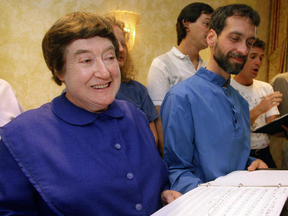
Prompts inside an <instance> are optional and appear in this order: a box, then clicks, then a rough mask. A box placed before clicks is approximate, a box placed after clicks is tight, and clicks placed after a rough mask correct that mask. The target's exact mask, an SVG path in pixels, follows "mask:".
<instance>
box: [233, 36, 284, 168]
mask: <svg viewBox="0 0 288 216" xmlns="http://www.w3.org/2000/svg"><path fill="white" fill-rule="evenodd" d="M264 50H265V42H263V41H261V40H260V39H259V38H257V40H256V41H255V43H254V44H253V47H252V49H251V52H250V55H249V57H248V59H247V62H246V64H245V66H244V68H243V70H242V71H241V73H239V74H238V75H236V76H235V77H234V79H233V80H232V81H231V85H232V86H233V87H234V88H235V89H236V90H237V91H238V92H239V93H240V94H241V95H242V96H243V97H244V98H245V99H246V100H247V101H248V103H249V110H250V121H251V132H252V131H254V130H255V128H257V127H259V126H262V125H264V124H266V123H268V122H270V121H273V120H274V119H276V118H277V117H279V114H280V113H279V111H278V108H277V106H278V105H279V104H280V102H281V100H282V94H281V93H280V92H278V91H276V92H274V91H273V88H272V86H271V85H270V84H269V83H266V82H262V81H259V80H255V78H256V77H257V75H258V72H259V69H260V67H261V64H262V60H263V58H264ZM269 143H270V139H269V135H268V134H263V133H251V152H250V156H252V157H256V158H259V159H261V160H263V161H264V162H265V163H266V164H267V165H268V167H269V168H276V164H275V162H274V160H273V158H272V155H271V153H270V150H269Z"/></svg>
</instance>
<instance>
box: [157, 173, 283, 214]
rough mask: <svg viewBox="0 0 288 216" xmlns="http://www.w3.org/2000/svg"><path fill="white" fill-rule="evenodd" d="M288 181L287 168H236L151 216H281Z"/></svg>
mask: <svg viewBox="0 0 288 216" xmlns="http://www.w3.org/2000/svg"><path fill="white" fill-rule="evenodd" d="M240 184H241V185H242V186H240V187H239V185H240ZM205 185H209V186H205ZM287 185H288V171H287V170H257V171H252V172H249V171H234V172H232V173H230V174H228V175H226V176H223V177H219V178H217V179H216V180H215V181H211V182H208V184H207V183H206V184H202V186H199V187H197V188H195V189H193V190H191V191H189V192H187V193H186V194H184V195H182V196H181V197H179V198H178V199H176V200H175V201H173V202H172V203H170V204H169V205H167V206H165V207H163V208H162V209H160V210H159V211H157V212H156V213H154V214H153V215H152V216H178V215H179V216H183V215H185V216H190V215H191V216H197V215H199V216H203V215H204V216H205V215H209V216H210V215H213V216H217V215H219V216H222V215H226V216H229V215H231V216H232V215H233V216H235V215H239V216H242V215H253V216H258V215H259V216H260V215H261V216H262V215H266V216H278V215H280V213H281V211H282V208H283V206H284V204H285V202H286V200H287V197H288V187H287Z"/></svg>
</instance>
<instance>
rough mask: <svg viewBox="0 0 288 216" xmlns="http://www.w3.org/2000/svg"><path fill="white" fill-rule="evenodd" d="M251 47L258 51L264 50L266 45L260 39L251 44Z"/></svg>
mask: <svg viewBox="0 0 288 216" xmlns="http://www.w3.org/2000/svg"><path fill="white" fill-rule="evenodd" d="M253 47H258V48H260V49H263V50H265V47H266V44H265V42H264V41H262V40H261V39H259V38H256V40H255V42H254V44H253Z"/></svg>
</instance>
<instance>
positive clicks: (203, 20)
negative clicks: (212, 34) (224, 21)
mask: <svg viewBox="0 0 288 216" xmlns="http://www.w3.org/2000/svg"><path fill="white" fill-rule="evenodd" d="M210 19H211V14H201V16H200V17H199V18H198V19H197V20H196V22H194V23H192V22H189V23H188V27H187V36H188V37H189V38H190V40H191V42H192V43H193V44H194V45H196V47H198V48H199V50H202V49H205V48H207V47H208V44H207V40H206V37H207V34H208V32H209V25H210ZM187 36H186V37H187Z"/></svg>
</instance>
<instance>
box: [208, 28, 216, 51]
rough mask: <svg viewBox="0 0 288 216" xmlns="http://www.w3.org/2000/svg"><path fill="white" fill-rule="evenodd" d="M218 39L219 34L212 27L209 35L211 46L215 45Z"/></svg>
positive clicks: (209, 44)
mask: <svg viewBox="0 0 288 216" xmlns="http://www.w3.org/2000/svg"><path fill="white" fill-rule="evenodd" d="M216 40H217V34H216V32H215V30H213V29H210V30H209V32H208V35H207V44H208V46H209V47H213V46H214V44H215V43H216Z"/></svg>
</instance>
